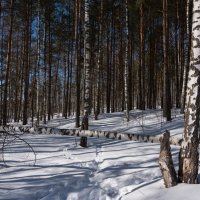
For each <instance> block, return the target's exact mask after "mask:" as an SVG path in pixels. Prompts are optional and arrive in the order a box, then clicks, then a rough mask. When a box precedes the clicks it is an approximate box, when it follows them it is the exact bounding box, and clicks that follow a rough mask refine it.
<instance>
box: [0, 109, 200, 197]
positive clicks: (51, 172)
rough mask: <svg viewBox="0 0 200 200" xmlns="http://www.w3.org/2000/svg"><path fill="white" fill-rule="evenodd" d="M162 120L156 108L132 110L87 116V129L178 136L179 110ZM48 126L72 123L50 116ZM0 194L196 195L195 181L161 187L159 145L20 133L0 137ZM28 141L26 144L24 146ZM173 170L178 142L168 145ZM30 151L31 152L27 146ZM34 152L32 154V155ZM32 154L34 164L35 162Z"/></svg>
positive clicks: (15, 195) (72, 126) (62, 125)
mask: <svg viewBox="0 0 200 200" xmlns="http://www.w3.org/2000/svg"><path fill="white" fill-rule="evenodd" d="M178 113H179V111H178V110H174V111H173V113H172V117H173V119H172V121H171V122H165V121H164V119H163V118H162V111H161V110H155V111H152V110H147V111H144V112H142V111H138V110H135V111H132V112H131V118H130V122H126V119H125V118H124V113H120V112H119V113H112V114H103V115H101V116H100V117H99V120H98V121H95V120H94V119H93V116H91V118H90V129H93V130H109V131H112V130H113V131H114V130H115V131H118V132H126V133H133V134H134V133H137V134H149V135H150V134H151V135H158V134H161V133H162V132H163V131H164V130H166V129H168V130H170V132H171V134H172V135H174V136H176V137H181V134H182V132H183V115H180V114H178ZM48 126H51V127H57V128H74V118H73V117H72V118H69V119H64V118H62V117H59V116H55V117H54V119H53V120H51V121H50V122H49V123H48ZM0 142H1V145H2V144H3V142H4V147H3V152H4V154H1V160H0V167H1V168H0V177H1V178H0V199H3V200H8V199H9V200H11V199H12V200H14V199H16V200H27V199H29V200H35V199H37V200H169V199H171V200H180V199H187V200H197V199H199V196H200V190H199V186H198V185H186V184H179V185H178V186H175V187H173V188H169V189H165V188H164V184H163V180H162V176H161V172H160V169H159V165H158V157H159V151H160V145H159V144H157V143H141V142H134V141H121V140H112V139H106V138H101V139H100V138H88V148H82V147H80V146H79V145H78V143H79V138H78V137H74V136H73V137H72V136H61V135H38V134H21V135H19V137H15V138H14V137H13V136H7V137H6V138H5V137H1V138H0ZM28 144H30V145H31V146H29V145H28ZM171 147H172V154H173V160H174V164H175V166H176V170H178V152H179V147H178V146H173V145H172V146H171ZM31 148H33V150H34V152H33V151H32V149H31ZM34 153H35V154H34ZM35 156H36V163H34V162H35Z"/></svg>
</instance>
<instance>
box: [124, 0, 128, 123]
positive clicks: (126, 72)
mask: <svg viewBox="0 0 200 200" xmlns="http://www.w3.org/2000/svg"><path fill="white" fill-rule="evenodd" d="M125 14H126V24H125V34H126V38H125V44H126V50H125V51H126V52H125V70H124V91H125V114H126V119H127V121H129V104H128V103H129V102H128V99H129V98H128V71H129V70H128V38H129V34H128V1H127V0H126V1H125Z"/></svg>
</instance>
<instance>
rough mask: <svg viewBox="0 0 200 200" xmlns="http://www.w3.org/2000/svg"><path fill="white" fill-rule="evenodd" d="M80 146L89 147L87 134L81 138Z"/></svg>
mask: <svg viewBox="0 0 200 200" xmlns="http://www.w3.org/2000/svg"><path fill="white" fill-rule="evenodd" d="M80 146H82V147H87V137H86V136H82V137H81V138H80Z"/></svg>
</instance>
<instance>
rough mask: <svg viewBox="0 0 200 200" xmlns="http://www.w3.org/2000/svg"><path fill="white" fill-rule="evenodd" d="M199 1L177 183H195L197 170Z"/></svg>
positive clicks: (196, 1) (196, 0) (199, 0)
mask: <svg viewBox="0 0 200 200" xmlns="http://www.w3.org/2000/svg"><path fill="white" fill-rule="evenodd" d="M199 18H200V0H193V20H192V40H191V54H190V66H189V75H188V83H187V96H186V106H185V107H186V110H185V129H184V133H183V142H182V145H181V150H180V168H179V181H180V182H183V183H189V184H194V183H197V176H198V168H199V164H198V163H199V153H198V147H199V136H198V128H199V114H200V110H199V108H200V107H199V103H200V94H199V89H200V87H199V84H200V82H199V80H200V74H199V72H200V29H199V27H200V20H199Z"/></svg>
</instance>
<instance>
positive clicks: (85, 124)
mask: <svg viewBox="0 0 200 200" xmlns="http://www.w3.org/2000/svg"><path fill="white" fill-rule="evenodd" d="M89 26H90V24H89V0H85V23H84V79H85V96H84V116H83V120H82V125H81V129H82V130H88V115H89V110H90V104H89V103H90V41H89Z"/></svg>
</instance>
